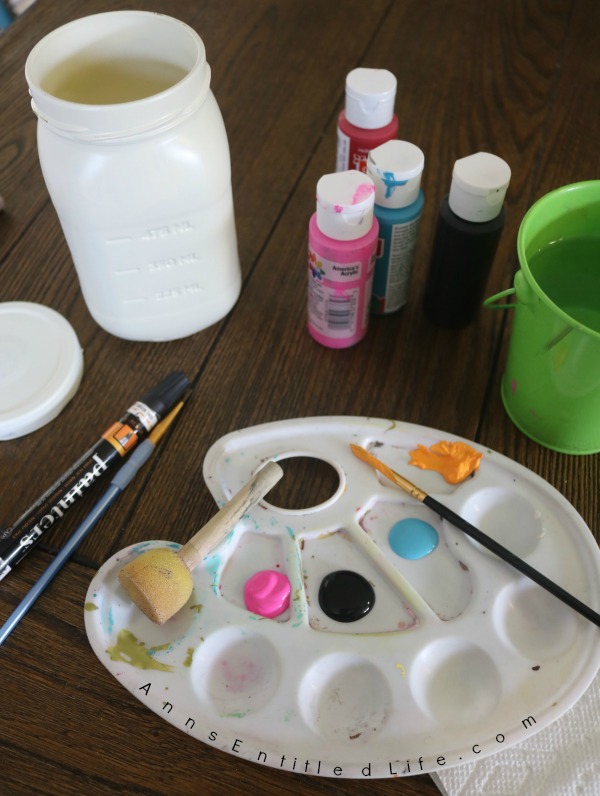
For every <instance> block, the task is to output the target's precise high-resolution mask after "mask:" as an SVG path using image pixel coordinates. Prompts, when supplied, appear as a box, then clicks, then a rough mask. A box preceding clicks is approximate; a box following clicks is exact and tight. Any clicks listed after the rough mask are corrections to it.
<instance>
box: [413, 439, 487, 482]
mask: <svg viewBox="0 0 600 796" xmlns="http://www.w3.org/2000/svg"><path fill="white" fill-rule="evenodd" d="M410 457H411V458H410V462H409V464H413V465H414V466H415V467H419V468H420V469H421V470H435V472H437V473H439V474H440V475H441V476H443V478H444V480H446V481H447V482H448V483H449V484H460V482H461V481H464V480H465V478H468V477H469V476H470V475H471V474H472V473H474V472H475V470H477V468H478V467H479V462H480V461H481V459H482V458H483V453H478V452H477V451H476V450H475V449H474V448H472V447H471V446H470V445H467V443H466V442H446V441H445V440H442V441H441V442H436V443H435V444H434V445H431V447H429V448H426V447H425V445H417V447H416V449H415V450H412V451H410Z"/></svg>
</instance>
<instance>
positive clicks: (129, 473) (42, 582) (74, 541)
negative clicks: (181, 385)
mask: <svg viewBox="0 0 600 796" xmlns="http://www.w3.org/2000/svg"><path fill="white" fill-rule="evenodd" d="M182 406H183V402H180V403H178V404H177V406H175V407H174V408H173V409H172V410H171V412H170V413H169V414H168V415H167V416H166V417H165V419H164V420H162V421H161V422H160V423H159V424H158V425H157V426H156V427H155V428H154V429H153V431H151V432H150V435H149V436H148V437H147V438H146V439H145V440H144V441H143V442H140V444H139V445H138V446H137V447H136V448H135V450H134V451H133V452H132V453H131V454H130V455H129V456H128V458H127V459H126V460H125V464H123V466H122V467H121V469H120V470H119V471H118V472H117V474H116V475H115V477H114V478H113V479H112V481H111V483H110V486H109V487H108V489H107V490H106V492H105V493H104V495H103V496H102V497H101V498H100V500H99V501H98V502H97V503H96V504H95V506H94V507H93V508H92V510H91V511H90V513H89V514H88V515H87V517H86V518H85V519H84V520H83V522H82V523H81V524H80V525H79V526H78V528H77V530H76V531H75V532H74V533H73V535H72V536H71V537H70V539H69V540H68V541H67V542H66V544H65V545H64V546H63V547H62V548H61V550H60V551H59V552H58V553H57V554H56V557H55V559H54V561H53V562H52V563H51V564H50V565H49V566H48V567H47V568H46V569H45V571H44V573H43V574H42V576H41V577H40V579H39V580H38V581H37V583H36V584H35V585H34V586H32V588H31V589H30V590H29V591H28V593H27V594H26V595H25V597H24V598H23V599H22V600H21V602H20V603H19V605H18V606H17V607H16V608H15V610H14V611H13V612H12V614H11V615H10V616H9V617H8V619H7V620H6V622H5V623H4V624H3V625H2V627H1V628H0V644H2V643H3V642H4V641H5V640H6V639H7V638H8V636H9V635H10V634H11V633H12V631H13V630H14V629H15V627H16V626H17V625H18V624H19V622H20V621H21V619H22V618H23V617H24V616H25V614H26V613H27V611H29V609H30V608H31V606H32V605H33V604H34V603H35V601H36V600H37V598H38V597H39V596H40V594H41V593H42V592H43V591H44V589H45V588H46V587H47V586H48V585H49V584H50V582H51V581H52V579H53V578H54V576H55V575H56V574H57V572H58V571H59V570H60V569H61V568H62V567H63V565H64V564H66V562H67V560H68V559H69V557H70V556H71V554H72V553H73V552H74V551H75V549H76V548H77V546H78V545H79V544H80V543H81V542H82V541H83V540H84V539H85V537H86V536H87V534H88V533H89V532H90V531H91V530H92V528H93V527H94V526H95V525H96V523H97V522H98V520H99V519H100V518H101V517H102V516H103V515H104V513H105V512H106V511H107V509H108V508H109V506H111V505H112V504H113V503H114V502H115V500H116V499H117V498H118V497H119V495H120V494H121V492H123V490H124V489H125V487H126V486H128V484H129V483H130V482H131V481H132V480H133V478H134V476H135V475H136V474H137V472H138V471H139V470H140V469H141V467H142V466H143V465H144V464H145V463H146V462H147V461H148V459H149V458H150V456H151V455H152V453H153V451H154V449H155V447H156V445H157V443H158V441H159V440H160V439H161V437H162V436H163V435H164V434H165V432H166V431H167V429H168V428H169V426H170V425H171V423H172V422H173V420H174V419H175V417H176V416H177V415H178V414H179V412H180V410H181V408H182Z"/></svg>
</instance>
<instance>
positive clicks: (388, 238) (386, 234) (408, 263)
mask: <svg viewBox="0 0 600 796" xmlns="http://www.w3.org/2000/svg"><path fill="white" fill-rule="evenodd" d="M419 222H420V216H419V217H417V218H416V219H414V220H413V221H409V222H408V223H406V224H382V223H380V225H379V241H378V245H377V262H376V266H375V275H374V278H373V296H372V300H371V310H372V312H373V313H375V314H378V315H379V314H383V313H388V312H395V311H396V310H398V309H400V307H403V306H404V305H405V304H406V303H407V301H408V289H409V285H410V276H411V272H412V266H413V261H414V256H415V248H416V246H417V238H418V234H419Z"/></svg>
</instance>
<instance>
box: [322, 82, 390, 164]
mask: <svg viewBox="0 0 600 796" xmlns="http://www.w3.org/2000/svg"><path fill="white" fill-rule="evenodd" d="M396 85H397V81H396V78H395V77H394V75H393V74H392V73H391V72H389V71H388V70H387V69H365V68H363V67H361V68H359V69H353V70H352V71H351V72H349V73H348V75H347V77H346V102H345V107H344V110H343V111H341V113H340V115H339V117H338V126H337V158H336V166H335V170H336V171H347V170H348V169H357V170H358V171H362V172H363V173H365V174H366V171H367V156H368V154H369V152H370V151H371V149H374V148H375V147H377V146H379V145H380V144H383V143H384V142H385V141H389V140H390V139H392V138H395V137H396V135H397V134H398V117H397V116H396V114H395V113H394V102H395V101H396Z"/></svg>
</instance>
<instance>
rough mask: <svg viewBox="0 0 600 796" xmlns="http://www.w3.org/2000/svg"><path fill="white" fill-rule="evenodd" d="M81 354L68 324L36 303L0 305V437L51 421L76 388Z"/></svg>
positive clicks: (72, 330) (0, 438)
mask: <svg viewBox="0 0 600 796" xmlns="http://www.w3.org/2000/svg"><path fill="white" fill-rule="evenodd" d="M82 376H83V353H82V350H81V346H80V345H79V340H78V339H77V335H76V334H75V331H74V329H73V327H72V326H71V325H70V323H69V322H68V321H67V320H66V319H65V318H63V316H62V315H60V314H59V313H58V312H56V311H55V310H53V309H50V307H45V306H43V305H41V304H33V303H31V302H27V301H14V302H6V303H4V304H0V440H8V439H14V438H15V437H22V436H24V435H25V434H30V433H31V432H32V431H36V430H37V429H39V428H41V427H42V426H44V425H46V423H49V422H50V421H51V420H53V419H54V418H55V417H56V416H57V415H58V414H59V413H60V412H61V411H62V410H63V409H64V407H65V406H66V405H67V404H68V403H69V401H70V400H71V398H72V397H73V396H74V395H75V393H76V392H77V388H78V387H79V383H80V382H81V378H82Z"/></svg>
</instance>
